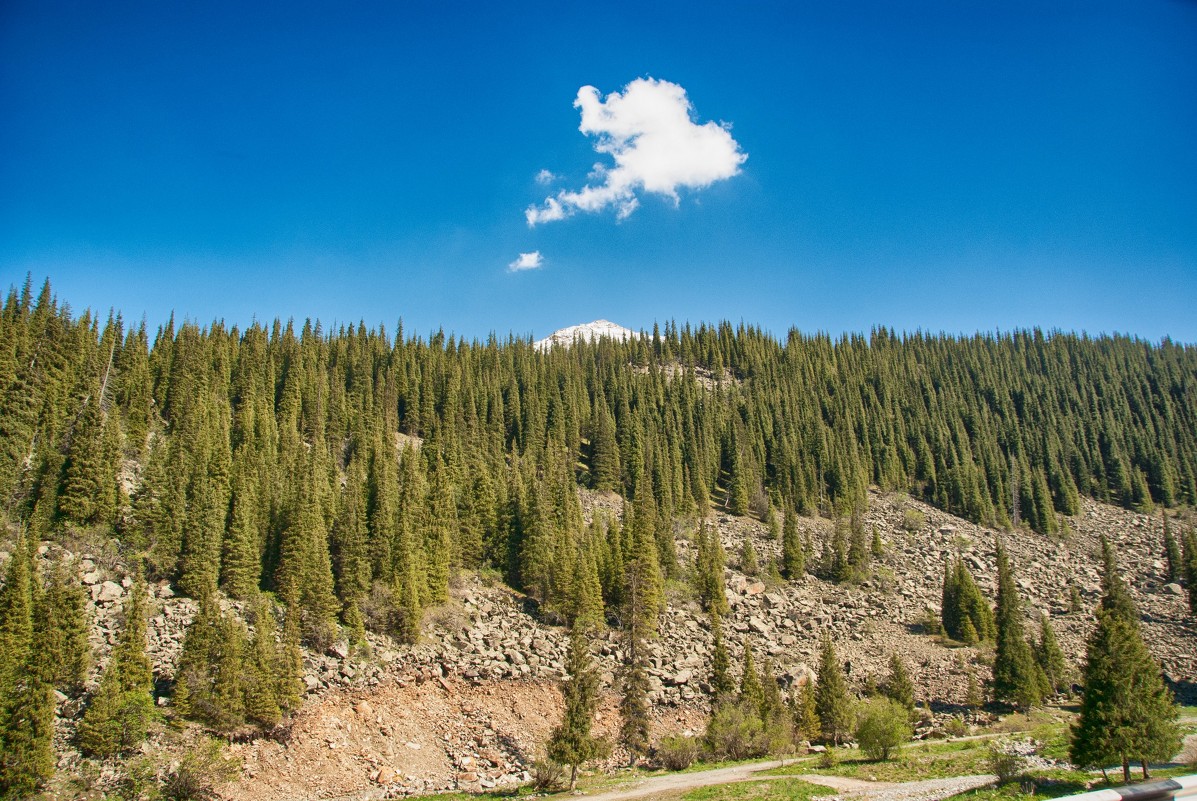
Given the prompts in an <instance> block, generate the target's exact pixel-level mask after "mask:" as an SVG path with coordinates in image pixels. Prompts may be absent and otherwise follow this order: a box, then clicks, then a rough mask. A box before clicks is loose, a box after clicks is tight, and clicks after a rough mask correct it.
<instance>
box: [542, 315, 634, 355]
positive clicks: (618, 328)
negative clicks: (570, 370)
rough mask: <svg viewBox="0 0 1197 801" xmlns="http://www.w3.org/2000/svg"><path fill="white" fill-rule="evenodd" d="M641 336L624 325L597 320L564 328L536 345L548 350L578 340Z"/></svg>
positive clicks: (567, 345)
mask: <svg viewBox="0 0 1197 801" xmlns="http://www.w3.org/2000/svg"><path fill="white" fill-rule="evenodd" d="M634 336H639V335H638V334H637V333H636V332H635V331H633V330H632V329H630V328H624V327H623V326H622V325H616V324H615V323H613V322H611V321H610V320H595V321H594V322H593V323H583V324H582V325H571V326H570V327H569V328H562V329H559V330H557V331H554V332H553V333H551V334H549V335H548V336H547V337H545V338H544V339H538V340H537V341H536V343H535V347H536V349H537V350H548V349H549V348H551V347H553V346H554V345H565V346H566V347H569V346H570V345H572V344H573V343H574V342H575V341H576V340H579V339H581V340H584V341H586V342H593V341H594V340H596V339H600V338H602V337H611V338H612V339H620V340H624V339H628V338H629V337H634Z"/></svg>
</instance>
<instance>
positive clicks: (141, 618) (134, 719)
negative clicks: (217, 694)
mask: <svg viewBox="0 0 1197 801" xmlns="http://www.w3.org/2000/svg"><path fill="white" fill-rule="evenodd" d="M145 597H146V587H145V584H144V582H142V581H141V580H140V578H139V579H138V580H137V581H136V582H135V583H134V584H133V587H132V588H131V589H130V592H129V603H128V605H127V606H126V608H125V622H124V627H123V628H122V629H121V634H120V638H119V639H118V640H117V644H116V645H115V646H114V647H113V649H112V655H111V657H110V658H109V660H108V665H107V666H106V667H105V669H104V674H103V676H102V677H101V678H100V686H99V687H98V688H97V689H96V691H95V693H94V694H93V695H92V697H91V699H90V700H89V702H88V705H87V711H86V712H84V714H83V720H82V721H81V722H80V723H79V728H78V730H77V732H76V735H75V741H76V743H77V744H78V745H79V748H80V750H82V751H83V752H84V753H85V754H89V755H91V756H98V757H102V758H103V757H110V756H114V755H116V754H119V753H123V752H127V751H129V750H130V749H132V748H134V747H136V746H138V745H140V744H141V742H142V741H143V740H144V739H145V738H146V734H147V732H148V730H149V724H150V721H151V718H152V716H153V714H154V698H153V689H154V683H153V673H152V670H151V667H150V660H149V657H148V656H147V655H146V622H145V618H146V614H145Z"/></svg>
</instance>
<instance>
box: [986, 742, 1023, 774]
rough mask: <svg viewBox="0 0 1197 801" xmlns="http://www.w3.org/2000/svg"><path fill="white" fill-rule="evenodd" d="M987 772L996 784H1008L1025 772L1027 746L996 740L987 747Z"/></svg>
mask: <svg viewBox="0 0 1197 801" xmlns="http://www.w3.org/2000/svg"><path fill="white" fill-rule="evenodd" d="M988 749H989V757H988V762H989V772H990V773H993V774H995V775H996V776H997V777H998V784H1009V783H1010V782H1012V781H1014V780H1015V779H1017V778H1019V777H1020V776H1022V774H1023V773H1025V772H1026V770H1027V765H1028V762H1027V756H1028V754H1027V746H1026V744H1024V743H1019V742H1016V741H1014V740H997V741H995V742H992V743H990V744H989V745H988Z"/></svg>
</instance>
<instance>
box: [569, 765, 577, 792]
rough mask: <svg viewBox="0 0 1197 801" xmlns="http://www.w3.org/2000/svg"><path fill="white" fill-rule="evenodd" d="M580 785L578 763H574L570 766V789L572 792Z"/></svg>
mask: <svg viewBox="0 0 1197 801" xmlns="http://www.w3.org/2000/svg"><path fill="white" fill-rule="evenodd" d="M577 786H578V765H577V763H574V764H573V765H570V766H569V791H570V792H571V793H572V792H573V791H574V789H576V788H577Z"/></svg>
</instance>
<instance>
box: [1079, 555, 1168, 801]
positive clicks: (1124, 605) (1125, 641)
mask: <svg viewBox="0 0 1197 801" xmlns="http://www.w3.org/2000/svg"><path fill="white" fill-rule="evenodd" d="M1102 555H1103V562H1104V563H1105V570H1104V575H1103V577H1102V585H1103V589H1104V591H1105V594H1104V595H1103V597H1102V601H1101V604H1100V605H1099V606H1098V609H1097V627H1096V628H1095V629H1094V630H1093V633H1092V634H1090V635H1089V639H1088V641H1087V643H1086V646H1085V667H1084V678H1083V682H1084V689H1083V691H1082V695H1081V713H1080V716H1079V718H1078V719H1077V722H1076V723H1074V724H1073V726H1072V743H1071V745H1070V748H1069V758H1070V759H1071V760H1072V761H1073V762H1074V763H1076V764H1077V765H1082V766H1086V767H1102V766H1104V765H1107V764H1109V763H1110V762H1121V764H1122V775H1123V779H1124V780H1125V781H1128V782H1129V781H1130V762H1131V760H1132V759H1133V760H1137V761H1138V762H1139V763H1140V765H1141V766H1142V770H1143V777H1144V778H1145V779H1146V778H1147V777H1148V769H1147V766H1148V764H1149V763H1150V762H1165V761H1167V760H1168V759H1170V758H1171V757H1172V755H1173V754H1175V753H1176V751H1177V750H1178V749H1179V748H1180V742H1181V736H1180V730H1179V728H1178V726H1177V723H1176V720H1177V715H1178V712H1179V710H1178V709H1177V706H1176V704H1175V702H1174V701H1173V700H1172V695H1171V693H1170V692H1169V691H1168V688H1167V686H1166V685H1165V684H1164V680H1163V675H1162V673H1161V669H1160V665H1159V663H1158V662H1156V661H1155V659H1154V657H1152V656H1151V653H1150V652H1149V651H1148V650H1147V646H1146V644H1145V643H1144V642H1143V635H1142V633H1141V631H1140V630H1139V613H1138V610H1137V609H1136V608H1135V605H1134V602H1133V601H1132V600H1131V599H1130V593H1129V592H1128V591H1127V589H1126V586H1125V584H1123V582H1122V579H1121V578H1120V576H1119V575H1118V567H1117V562H1116V560H1115V557H1114V552H1113V548H1112V547H1111V545H1110V543H1109V542H1108V541H1107V540H1106V539H1105V538H1104V537H1103V538H1102Z"/></svg>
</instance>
